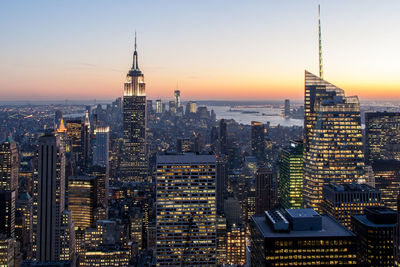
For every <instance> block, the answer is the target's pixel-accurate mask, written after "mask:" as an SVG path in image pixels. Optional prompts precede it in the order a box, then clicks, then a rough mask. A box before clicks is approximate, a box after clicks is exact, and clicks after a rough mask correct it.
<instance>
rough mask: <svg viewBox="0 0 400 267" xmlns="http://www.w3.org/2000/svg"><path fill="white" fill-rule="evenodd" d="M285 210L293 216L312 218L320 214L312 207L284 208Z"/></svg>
mask: <svg viewBox="0 0 400 267" xmlns="http://www.w3.org/2000/svg"><path fill="white" fill-rule="evenodd" d="M286 212H287V213H288V214H289V215H290V216H291V217H293V218H298V217H300V218H307V217H308V218H313V217H315V216H318V217H319V216H321V215H319V214H318V212H316V211H315V210H313V209H286Z"/></svg>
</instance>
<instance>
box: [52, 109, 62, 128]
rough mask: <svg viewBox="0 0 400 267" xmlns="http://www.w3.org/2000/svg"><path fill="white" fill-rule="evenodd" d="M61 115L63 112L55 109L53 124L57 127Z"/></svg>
mask: <svg viewBox="0 0 400 267" xmlns="http://www.w3.org/2000/svg"><path fill="white" fill-rule="evenodd" d="M62 117H63V113H62V111H61V110H56V112H55V114H54V123H55V126H56V127H57V128H58V127H59V126H60V122H61V119H62Z"/></svg>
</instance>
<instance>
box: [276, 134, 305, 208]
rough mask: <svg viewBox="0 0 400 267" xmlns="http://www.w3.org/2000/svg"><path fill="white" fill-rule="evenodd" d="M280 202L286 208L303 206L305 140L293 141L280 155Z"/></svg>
mask: <svg viewBox="0 0 400 267" xmlns="http://www.w3.org/2000/svg"><path fill="white" fill-rule="evenodd" d="M279 203H280V205H281V206H282V207H283V208H285V209H299V208H301V207H303V142H301V141H291V142H290V146H289V147H287V148H285V149H283V150H282V151H281V153H280V157H279Z"/></svg>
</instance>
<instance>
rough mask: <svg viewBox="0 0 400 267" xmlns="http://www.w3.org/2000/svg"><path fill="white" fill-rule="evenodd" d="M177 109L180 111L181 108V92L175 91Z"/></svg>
mask: <svg viewBox="0 0 400 267" xmlns="http://www.w3.org/2000/svg"><path fill="white" fill-rule="evenodd" d="M174 99H175V107H176V108H177V109H178V108H180V107H181V91H179V90H175V92H174Z"/></svg>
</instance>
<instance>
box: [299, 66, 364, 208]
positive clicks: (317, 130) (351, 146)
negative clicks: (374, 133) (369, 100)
mask: <svg viewBox="0 0 400 267" xmlns="http://www.w3.org/2000/svg"><path fill="white" fill-rule="evenodd" d="M304 112H305V114H304V188H303V192H304V194H303V197H304V204H305V206H306V207H311V208H314V209H316V210H320V203H321V201H322V187H323V185H324V184H329V183H352V182H356V181H358V179H360V178H363V175H364V154H363V144H362V132H361V116H360V104H359V101H358V98H357V97H356V96H351V97H346V96H345V94H344V91H343V90H342V89H340V88H338V87H336V86H334V85H332V84H330V83H328V82H326V81H325V80H323V79H321V78H319V77H318V76H315V75H313V74H311V73H310V72H307V71H306V72H305V97H304Z"/></svg>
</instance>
